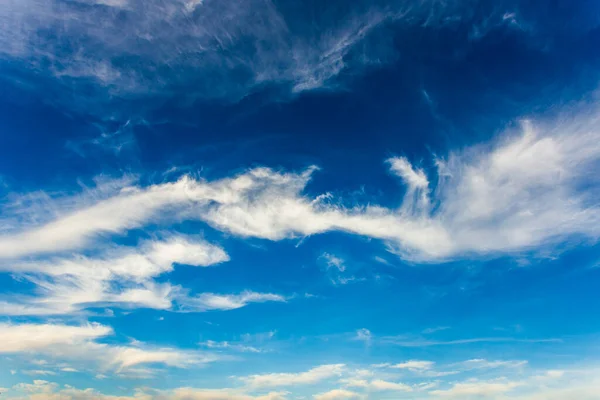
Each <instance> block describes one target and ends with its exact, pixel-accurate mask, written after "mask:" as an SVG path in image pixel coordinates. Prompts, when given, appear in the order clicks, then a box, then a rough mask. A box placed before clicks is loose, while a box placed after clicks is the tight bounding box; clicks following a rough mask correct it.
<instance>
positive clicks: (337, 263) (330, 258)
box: [321, 253, 346, 272]
mask: <svg viewBox="0 0 600 400" xmlns="http://www.w3.org/2000/svg"><path fill="white" fill-rule="evenodd" d="M321 258H323V259H324V260H325V263H326V264H327V267H328V268H332V267H333V268H336V269H337V270H338V271H339V272H344V271H345V270H346V266H345V265H344V263H345V262H344V260H343V259H342V258H340V257H338V256H336V255H334V254H330V253H323V254H322V255H321Z"/></svg>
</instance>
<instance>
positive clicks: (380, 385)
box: [340, 378, 413, 392]
mask: <svg viewBox="0 0 600 400" xmlns="http://www.w3.org/2000/svg"><path fill="white" fill-rule="evenodd" d="M340 382H342V383H344V384H345V385H346V386H348V387H355V388H356V387H358V388H363V389H366V390H369V391H375V392H379V391H401V392H412V391H413V388H412V387H410V386H409V385H405V384H403V383H397V382H389V381H385V380H382V379H373V380H371V381H367V380H364V379H355V378H351V379H342V380H341V381H340Z"/></svg>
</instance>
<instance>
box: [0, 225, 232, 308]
mask: <svg viewBox="0 0 600 400" xmlns="http://www.w3.org/2000/svg"><path fill="white" fill-rule="evenodd" d="M228 259H229V257H228V256H227V254H226V253H225V252H224V251H223V250H222V249H221V248H219V247H217V246H214V245H211V244H208V243H206V242H205V241H203V240H193V241H192V240H189V239H186V238H183V237H181V236H171V237H169V238H167V239H165V240H162V241H152V242H146V243H143V244H142V245H141V247H140V248H139V249H136V248H113V249H109V250H108V251H106V252H105V253H103V254H101V255H100V256H99V257H96V258H89V257H84V256H75V257H71V258H55V259H50V260H44V261H27V262H19V261H17V262H12V263H7V264H5V265H2V266H0V270H5V271H10V272H13V273H14V274H17V275H18V276H21V277H23V278H24V279H26V280H28V281H30V282H32V283H34V284H35V285H36V292H35V296H29V297H27V296H13V298H12V302H11V303H8V302H0V305H1V306H2V307H1V309H0V313H3V314H5V315H52V314H69V313H76V312H79V311H81V310H83V309H86V308H89V307H102V306H106V305H113V306H121V307H147V308H155V309H170V308H171V306H172V301H173V299H174V298H177V297H182V298H183V297H185V296H184V295H183V293H182V291H181V289H180V288H178V287H173V286H171V285H170V284H168V283H165V284H159V283H156V282H155V281H154V280H153V278H155V277H157V276H159V275H161V274H163V273H167V272H171V271H172V270H173V264H174V263H182V264H191V265H196V266H208V265H214V264H217V263H221V262H224V261H227V260H228Z"/></svg>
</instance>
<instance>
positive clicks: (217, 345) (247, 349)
mask: <svg viewBox="0 0 600 400" xmlns="http://www.w3.org/2000/svg"><path fill="white" fill-rule="evenodd" d="M200 345H201V346H204V347H206V348H208V349H220V350H233V351H239V352H242V353H261V352H262V350H261V349H259V348H257V347H254V346H249V345H245V344H240V343H230V342H227V341H225V342H215V341H213V340H207V341H206V342H202V343H200Z"/></svg>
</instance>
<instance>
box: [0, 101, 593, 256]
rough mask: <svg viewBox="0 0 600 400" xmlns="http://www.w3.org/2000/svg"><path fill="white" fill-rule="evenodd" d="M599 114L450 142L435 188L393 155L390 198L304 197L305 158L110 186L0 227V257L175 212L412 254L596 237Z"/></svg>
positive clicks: (246, 230)
mask: <svg viewBox="0 0 600 400" xmlns="http://www.w3.org/2000/svg"><path fill="white" fill-rule="evenodd" d="M598 120H599V117H598V115H597V113H596V111H595V110H579V111H578V112H577V113H576V114H574V115H573V116H571V117H569V118H566V117H560V116H557V117H556V119H555V120H554V121H549V122H547V123H541V124H538V125H537V126H534V125H533V124H529V123H526V124H524V125H523V131H522V133H520V134H517V133H515V132H506V133H505V134H504V135H503V139H502V141H499V142H497V143H493V144H491V145H489V146H475V147H472V148H470V149H466V150H464V151H462V152H454V153H451V154H449V155H448V156H447V157H446V158H445V159H443V160H442V159H438V161H437V165H438V173H437V175H438V182H437V184H436V186H435V188H426V187H425V186H426V184H427V182H429V181H430V179H427V177H426V176H424V171H422V170H418V169H415V168H414V167H412V166H410V165H408V164H407V163H408V161H407V160H406V159H403V158H393V159H391V160H390V165H391V166H392V172H394V173H397V174H399V176H400V177H401V178H402V179H403V180H404V181H405V183H406V184H407V194H406V196H405V198H404V201H403V202H402V204H401V206H400V207H399V208H398V209H388V208H384V207H379V206H374V205H364V206H356V207H352V208H346V207H342V206H340V205H334V204H332V203H329V202H327V196H317V197H314V198H311V197H308V196H305V195H303V193H302V192H303V190H304V189H305V187H306V186H307V184H308V182H309V180H310V177H311V175H312V173H313V172H314V171H315V168H312V167H311V168H308V169H307V170H305V171H304V172H302V173H281V172H276V171H273V170H271V169H268V168H256V169H252V170H250V171H247V172H246V173H243V174H240V175H238V176H235V177H233V178H224V179H221V180H216V181H212V182H204V181H196V180H194V179H192V178H189V177H188V178H183V179H181V180H179V181H177V182H175V183H167V184H160V185H155V186H151V187H148V188H138V187H125V188H121V189H120V190H119V191H117V192H116V193H113V195H112V196H109V197H107V198H105V199H103V200H100V201H97V202H95V203H92V204H86V205H84V206H80V205H78V204H76V205H75V206H72V207H71V208H69V209H67V210H58V211H56V212H55V214H56V215H58V217H56V218H54V219H52V220H51V221H48V223H46V224H44V225H41V226H38V227H29V228H27V229H26V230H24V231H20V232H19V231H18V230H17V231H14V232H13V231H11V232H9V233H7V234H5V235H4V236H2V237H0V256H2V257H18V256H24V255H29V254H37V253H41V252H55V251H61V250H66V249H74V248H79V247H81V246H84V245H85V244H86V243H88V242H89V240H91V239H92V238H95V237H98V235H99V234H101V233H107V232H108V233H120V232H123V231H125V230H127V229H131V228H135V227H139V226H143V225H144V224H147V223H148V222H149V221H154V220H156V219H158V218H159V217H160V218H162V219H165V218H167V219H168V218H169V217H174V216H175V215H177V216H178V218H184V219H200V220H204V221H206V222H208V223H209V224H211V225H212V226H213V227H215V228H217V229H220V230H223V231H227V232H231V233H233V234H236V235H239V236H246V237H247V236H251V237H259V238H264V239H270V240H281V239H284V238H291V237H297V236H306V235H314V234H318V233H322V232H327V231H345V232H349V233H354V234H357V235H363V236H369V237H373V238H378V239H381V240H384V241H386V242H387V243H388V244H389V246H390V248H391V249H394V250H395V251H397V252H398V253H399V254H400V255H402V256H403V257H406V258H409V259H413V260H421V261H430V260H440V259H447V258H453V257H459V256H461V255H464V254H472V253H475V254H490V253H492V254H493V253H506V252H515V251H526V250H531V249H536V248H540V247H544V246H546V245H550V244H555V243H559V242H563V241H565V240H568V239H569V238H572V237H586V238H589V239H592V240H595V239H596V238H597V237H598V235H600V228H598V227H600V209H599V208H598V206H597V205H596V204H595V203H594V202H593V199H594V196H595V194H597V193H598V189H599V188H598V184H599V183H600V182H599V180H598V178H597V177H596V176H595V175H593V174H592V173H590V171H593V170H594V167H595V166H596V165H597V163H598V161H599V159H600V145H599V143H600V140H598V139H599V138H600V132H599V131H598V128H597V126H599V124H598ZM411 191H412V192H414V193H412V194H411ZM417 192H418V193H417ZM540 198H544V199H547V200H546V201H543V202H540V201H539V199H540ZM66 203H69V202H68V201H67V202H66ZM69 204H71V205H72V204H73V202H71V203H69ZM426 204H431V207H428V206H427V207H426ZM34 209H35V208H34ZM159 211H160V212H159ZM3 225H5V226H6V225H7V223H4V224H3Z"/></svg>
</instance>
